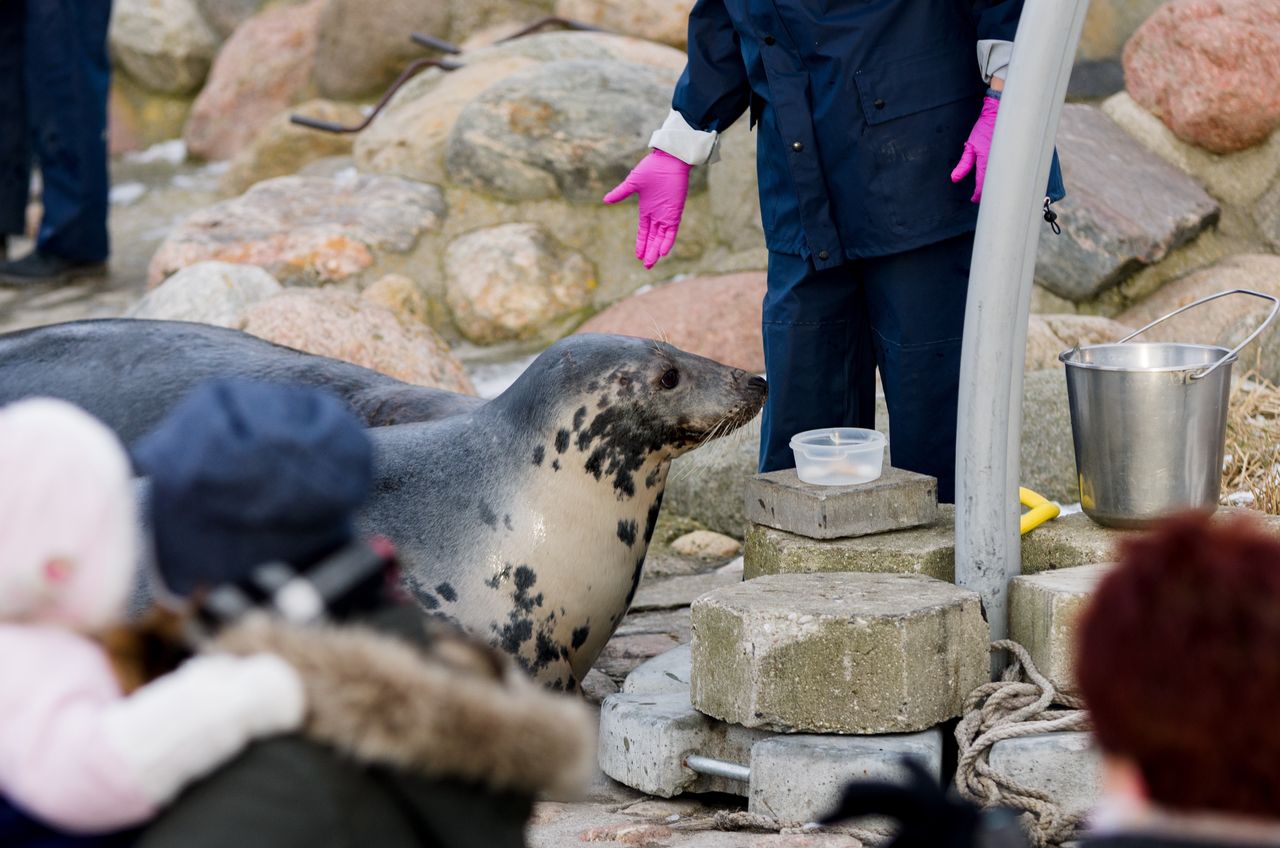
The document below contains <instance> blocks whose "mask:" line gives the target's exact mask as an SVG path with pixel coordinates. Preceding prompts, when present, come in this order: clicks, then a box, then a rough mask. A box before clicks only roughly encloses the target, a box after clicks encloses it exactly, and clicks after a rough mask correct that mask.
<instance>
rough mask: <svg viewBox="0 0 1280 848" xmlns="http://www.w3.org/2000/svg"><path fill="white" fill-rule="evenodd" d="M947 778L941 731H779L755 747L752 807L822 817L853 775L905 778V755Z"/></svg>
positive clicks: (783, 817) (803, 818)
mask: <svg viewBox="0 0 1280 848" xmlns="http://www.w3.org/2000/svg"><path fill="white" fill-rule="evenodd" d="M904 757H911V758H913V759H915V760H918V761H919V762H921V763H922V764H923V765H924V766H925V768H927V769H928V770H929V772H930V773H931V774H932V775H933V776H934V777H935V778H936V779H937V780H939V781H941V780H942V730H941V729H940V728H936V727H935V728H932V729H930V730H925V731H923V732H920V733H900V734H894V735H890V736H809V735H805V736H775V737H773V738H772V739H765V740H764V741H762V742H757V743H756V744H755V746H754V747H753V748H752V749H751V784H750V787H749V791H748V795H747V798H748V802H747V804H748V809H749V810H750V811H751V812H753V813H762V814H764V815H768V816H772V817H773V818H775V819H778V820H780V821H798V822H811V821H817V820H818V819H820V818H822V817H823V816H824V815H826V814H827V813H829V812H831V811H832V810H833V809H835V806H836V803H837V802H838V801H839V800H840V796H841V794H842V792H843V790H844V786H845V784H847V783H848V782H849V781H851V780H877V781H889V782H895V783H897V782H905V781H906V779H907V772H906V769H904V768H903V766H902V759H903V758H904Z"/></svg>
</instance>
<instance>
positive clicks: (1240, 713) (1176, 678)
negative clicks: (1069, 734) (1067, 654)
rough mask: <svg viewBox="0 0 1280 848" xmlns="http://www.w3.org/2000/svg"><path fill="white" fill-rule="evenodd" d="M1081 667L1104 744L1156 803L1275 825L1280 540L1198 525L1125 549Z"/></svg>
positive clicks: (1176, 523)
mask: <svg viewBox="0 0 1280 848" xmlns="http://www.w3.org/2000/svg"><path fill="white" fill-rule="evenodd" d="M1076 662H1077V665H1076V669H1077V678H1078V680H1079V684H1080V689H1081V692H1082V694H1083V695H1084V698H1085V701H1086V702H1087V704H1088V706H1089V710H1090V712H1091V713H1092V717H1093V724H1094V731H1095V734H1096V736H1097V739H1098V744H1099V745H1100V746H1101V748H1102V749H1103V750H1104V751H1105V752H1107V753H1109V754H1113V755H1116V756H1120V757H1124V758H1127V759H1129V760H1131V761H1133V762H1134V763H1135V764H1137V766H1138V768H1139V769H1140V770H1141V773H1142V776H1143V778H1144V779H1145V782H1146V787H1147V792H1148V794H1149V796H1150V799H1151V800H1152V801H1153V802H1154V803H1156V804H1158V805H1160V806H1163V807H1166V808H1169V809H1175V810H1181V811H1215V812H1220V813H1235V814H1242V815H1248V816H1255V817H1265V818H1270V819H1277V818H1280V539H1278V538H1277V536H1276V535H1274V534H1272V533H1270V532H1268V531H1267V530H1266V529H1265V528H1263V527H1262V526H1261V525H1260V524H1259V523H1257V522H1255V521H1251V520H1246V519H1226V520H1211V519H1210V518H1209V517H1207V516H1205V515H1199V514H1197V515H1186V516H1181V517H1178V518H1175V519H1171V520H1169V521H1167V522H1165V523H1163V524H1161V525H1160V526H1158V527H1156V528H1154V529H1153V530H1152V531H1151V532H1149V533H1145V534H1143V535H1141V536H1137V537H1135V538H1133V539H1132V540H1129V541H1127V542H1125V543H1124V544H1123V545H1122V547H1121V555H1120V563H1119V565H1118V566H1117V567H1116V569H1115V570H1114V571H1113V572H1112V573H1110V574H1109V575H1107V577H1106V578H1105V579H1104V580H1103V581H1102V583H1101V585H1100V586H1099V587H1098V590H1097V592H1096V593H1095V595H1094V598H1093V600H1092V601H1091V603H1090V605H1089V607H1088V609H1087V611H1086V612H1085V613H1084V615H1083V617H1082V619H1081V623H1080V631H1079V639H1078V644H1077V660H1076Z"/></svg>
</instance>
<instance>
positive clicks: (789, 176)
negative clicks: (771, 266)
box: [672, 0, 1062, 268]
mask: <svg viewBox="0 0 1280 848" xmlns="http://www.w3.org/2000/svg"><path fill="white" fill-rule="evenodd" d="M1021 11H1022V0H698V2H697V3H696V5H695V6H694V8H693V11H692V12H691V13H690V16H689V61H688V65H687V66H686V67H685V70H684V73H683V75H682V76H681V77H680V81H679V82H678V83H677V85H676V90H675V95H674V97H673V100H672V106H673V108H675V110H676V111H678V112H679V113H680V114H681V115H682V116H683V117H684V119H685V120H686V121H687V122H688V123H689V124H690V125H691V126H692V127H694V128H695V129H699V130H714V131H717V132H723V131H724V130H725V129H726V128H728V126H729V125H730V124H732V123H733V122H734V121H735V120H737V119H738V117H739V116H741V115H742V114H743V113H744V112H746V111H747V110H748V109H749V110H750V113H751V118H750V120H751V124H752V126H756V125H757V124H758V127H757V129H758V137H759V138H758V148H757V156H758V165H757V167H758V177H759V183H760V206H761V215H762V217H763V219H764V231H765V241H766V244H767V245H768V247H769V249H770V250H773V251H777V252H780V253H789V254H794V255H800V256H805V257H809V258H810V259H811V260H812V261H813V264H814V265H815V266H816V267H818V268H827V267H832V266H834V265H837V264H839V263H840V262H842V261H844V259H845V258H850V259H853V258H857V257H865V256H880V255H885V254H890V253H898V252H901V251H906V250H911V249H913V248H916V247H920V246H922V245H926V244H931V243H933V242H937V241H940V240H942V239H945V238H949V237H951V236H955V235H959V234H960V233H964V232H968V231H971V230H973V229H974V227H975V226H976V223H977V215H978V207H977V205H976V204H974V203H972V202H970V200H969V198H970V196H971V195H972V194H973V177H972V175H971V176H969V177H967V178H966V179H964V180H962V181H961V182H960V183H958V184H953V183H952V182H951V170H952V168H954V167H955V165H956V163H957V162H958V161H959V159H960V156H961V153H962V152H963V148H964V142H965V140H966V139H967V138H968V136H969V132H970V130H971V129H972V128H973V124H974V122H975V121H976V120H977V118H978V114H979V112H980V111H981V109H982V97H983V92H984V91H985V90H986V85H985V84H984V83H983V81H982V75H981V73H980V71H979V68H978V59H977V42H978V40H979V39H998V40H1004V41H1012V40H1013V37H1014V33H1015V32H1016V30H1017V25H1018V16H1019V15H1020V14H1021ZM1049 193H1050V195H1051V196H1052V197H1053V199H1054V200H1057V199H1058V198H1059V197H1061V195H1062V191H1061V177H1060V175H1059V173H1058V168H1057V160H1056V158H1055V160H1054V169H1053V174H1052V175H1051V178H1050V191H1049Z"/></svg>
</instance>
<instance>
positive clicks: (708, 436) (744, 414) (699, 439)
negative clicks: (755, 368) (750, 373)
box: [683, 374, 769, 446]
mask: <svg viewBox="0 0 1280 848" xmlns="http://www.w3.org/2000/svg"><path fill="white" fill-rule="evenodd" d="M736 382H737V384H738V385H737V386H736V387H735V388H736V389H737V391H738V394H739V401H738V403H736V404H734V405H733V407H732V408H730V409H729V411H727V412H726V413H725V414H724V415H723V416H721V417H720V418H719V419H718V420H716V421H713V422H711V424H709V425H707V426H702V427H687V428H685V430H684V434H683V435H684V437H685V438H686V439H688V440H690V441H692V442H693V443H694V444H695V445H697V446H701V445H704V444H706V443H707V442H711V441H714V440H716V439H719V438H721V437H723V436H727V435H729V434H730V433H732V432H733V431H734V430H737V429H738V428H740V427H742V426H744V425H745V424H747V422H749V421H751V419H753V418H755V417H756V416H757V415H759V414H760V410H761V409H762V408H763V407H764V402H765V399H766V398H767V397H768V396H769V384H768V383H767V382H765V380H764V379H763V378H761V377H747V376H746V375H745V374H743V376H742V378H740V379H739V380H737V381H736Z"/></svg>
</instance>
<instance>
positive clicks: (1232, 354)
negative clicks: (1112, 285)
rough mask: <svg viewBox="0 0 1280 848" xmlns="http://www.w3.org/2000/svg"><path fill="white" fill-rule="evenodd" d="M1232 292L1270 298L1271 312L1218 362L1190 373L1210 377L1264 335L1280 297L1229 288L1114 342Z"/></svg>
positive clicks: (1136, 334)
mask: <svg viewBox="0 0 1280 848" xmlns="http://www.w3.org/2000/svg"><path fill="white" fill-rule="evenodd" d="M1230 294H1251V295H1253V296H1254V297H1260V298H1262V299H1263V300H1269V301H1271V314H1270V315H1268V316H1267V318H1266V320H1265V321H1263V322H1262V323H1261V324H1260V325H1258V329H1256V330H1254V331H1253V332H1252V333H1250V334H1249V337H1248V338H1247V339H1245V340H1244V341H1242V342H1240V344H1238V345H1236V346H1235V347H1234V348H1232V349H1231V351H1230V352H1228V353H1227V355H1226V356H1224V357H1222V358H1221V359H1219V360H1218V361H1217V362H1215V363H1213V364H1212V365H1210V366H1209V367H1208V368H1206V369H1204V370H1203V371H1199V372H1197V373H1195V374H1191V375H1190V379H1192V380H1199V379H1201V378H1204V377H1208V376H1209V375H1210V374H1212V373H1213V372H1214V371H1216V370H1217V369H1218V368H1219V367H1221V366H1222V365H1224V364H1225V363H1227V362H1230V361H1231V360H1233V359H1235V357H1236V354H1238V353H1239V352H1240V351H1242V350H1244V348H1245V346H1246V345H1248V344H1249V342H1251V341H1253V340H1254V339H1256V338H1257V337H1258V336H1260V335H1262V331H1263V330H1265V329H1267V327H1269V326H1271V322H1272V321H1274V320H1275V317H1276V313H1277V312H1280V299H1276V298H1274V297H1272V296H1271V295H1269V294H1263V293H1262V292H1256V291H1253V290H1252V289H1228V290H1227V291H1220V292H1218V293H1217V294H1211V295H1209V296H1208V297H1202V298H1200V299H1199V300H1197V301H1196V302H1195V303H1188V304H1187V305H1186V306H1184V307H1182V308H1180V309H1175V310H1173V311H1172V312H1170V313H1169V314H1168V315H1165V316H1164V317H1163V318H1157V319H1156V320H1154V321H1152V322H1151V323H1150V324H1148V325H1147V326H1145V327H1143V328H1142V329H1140V330H1135V331H1133V332H1132V333H1130V334H1129V335H1127V336H1125V337H1124V338H1123V339H1120V340H1119V341H1117V342H1113V344H1124V343H1125V342H1127V341H1129V340H1130V339H1133V338H1136V337H1138V336H1140V335H1142V334H1143V333H1145V332H1146V331H1147V330H1150V329H1151V328H1152V327H1154V326H1155V325H1156V324H1163V323H1164V322H1165V321H1168V320H1169V319H1170V318H1172V317H1174V316H1175V315H1181V314H1182V313H1183V312H1186V311H1187V310H1188V309H1195V308H1196V307H1197V306H1200V305H1202V304H1205V303H1208V302H1209V301H1211V300H1217V299H1218V298H1220V297H1226V296H1227V295H1230Z"/></svg>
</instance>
